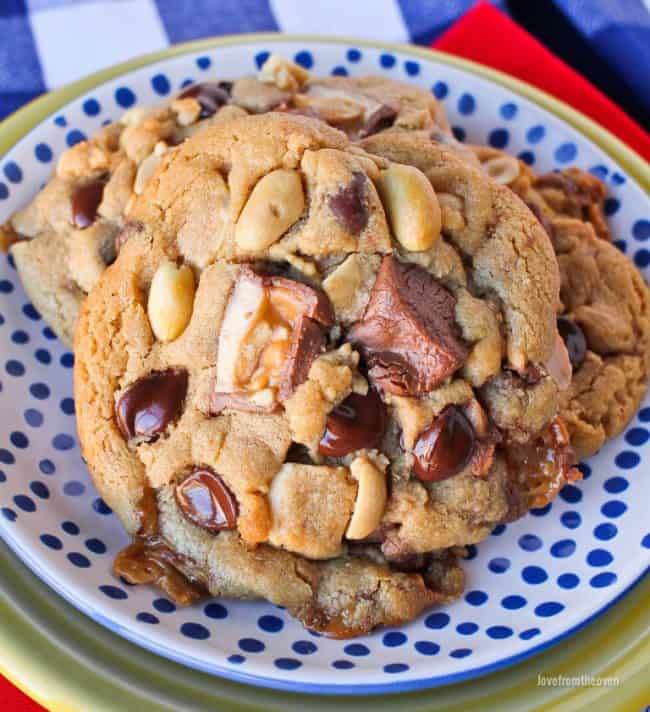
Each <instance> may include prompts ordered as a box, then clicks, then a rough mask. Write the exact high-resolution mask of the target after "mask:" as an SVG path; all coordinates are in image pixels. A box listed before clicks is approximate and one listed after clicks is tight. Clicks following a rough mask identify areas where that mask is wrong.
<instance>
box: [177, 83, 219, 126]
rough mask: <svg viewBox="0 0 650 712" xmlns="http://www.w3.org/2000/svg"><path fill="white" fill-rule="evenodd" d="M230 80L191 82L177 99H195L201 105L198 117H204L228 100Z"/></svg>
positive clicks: (210, 114)
mask: <svg viewBox="0 0 650 712" xmlns="http://www.w3.org/2000/svg"><path fill="white" fill-rule="evenodd" d="M231 89H232V82H204V83H202V84H192V86H189V87H188V88H187V89H185V91H183V92H181V93H180V94H179V96H178V98H179V99H189V98H192V99H196V100H197V101H198V102H199V104H200V105H201V113H200V114H199V118H201V119H205V118H207V117H208V116H212V115H213V114H216V113H217V111H218V110H219V109H220V108H221V107H222V106H223V105H224V104H227V103H228V101H229V100H230V90H231Z"/></svg>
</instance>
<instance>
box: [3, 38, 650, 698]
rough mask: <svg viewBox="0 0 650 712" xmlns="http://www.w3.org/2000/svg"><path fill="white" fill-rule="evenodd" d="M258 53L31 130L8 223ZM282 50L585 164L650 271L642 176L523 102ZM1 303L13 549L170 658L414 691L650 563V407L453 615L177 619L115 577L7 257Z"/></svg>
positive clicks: (194, 611)
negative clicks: (94, 139)
mask: <svg viewBox="0 0 650 712" xmlns="http://www.w3.org/2000/svg"><path fill="white" fill-rule="evenodd" d="M252 47H253V49H251V46H249V47H248V48H247V49H246V50H245V51H244V50H242V49H233V50H229V51H233V52H239V53H243V54H242V57H244V59H242V60H241V62H240V63H239V64H238V63H237V62H234V63H231V62H229V61H226V62H225V63H224V61H223V60H222V59H221V57H220V59H219V62H217V61H216V59H215V56H213V55H212V54H211V53H206V52H205V50H203V51H202V52H199V53H196V54H194V55H192V54H188V55H187V56H184V57H179V58H178V59H176V60H174V61H173V62H169V63H159V64H156V65H153V66H152V67H144V68H143V69H141V70H138V71H137V72H135V73H134V74H133V75H130V76H129V77H128V78H123V79H119V80H116V81H114V82H112V83H109V84H107V85H104V86H100V87H97V88H96V89H94V90H92V91H91V92H90V93H89V94H87V95H85V96H83V97H81V98H80V99H79V100H78V101H76V102H73V103H72V104H71V105H70V106H68V107H64V108H63V109H62V110H61V112H60V113H59V114H58V115H57V116H56V117H53V118H52V119H49V120H48V121H47V122H45V124H44V125H43V126H42V127H38V128H37V129H36V130H34V131H33V132H32V133H31V134H30V135H29V136H28V138H27V139H26V140H25V142H24V147H23V148H22V149H21V150H18V149H17V148H16V149H12V150H11V151H10V152H9V153H8V154H7V156H5V157H3V159H2V160H1V161H0V205H2V208H3V211H5V210H6V211H7V212H11V211H12V210H14V209H15V208H16V207H18V204H19V203H20V202H21V201H23V202H24V198H21V197H20V195H23V193H21V191H31V190H33V189H34V188H35V187H37V186H38V185H40V184H41V183H42V182H43V181H44V180H45V179H46V177H47V175H48V174H49V173H50V172H51V170H52V166H53V165H54V164H55V162H56V160H57V159H58V156H59V154H60V152H61V151H62V150H63V149H64V148H65V147H66V146H71V145H74V144H75V143H77V142H78V141H81V140H83V139H84V138H85V137H86V136H89V135H91V134H92V133H93V132H94V131H95V130H96V129H97V127H98V126H100V125H102V124H104V123H105V122H106V121H107V120H109V119H117V118H119V115H120V114H121V112H122V111H124V110H125V109H128V108H130V107H131V106H133V105H135V104H136V103H138V102H142V103H143V104H155V103H156V102H157V101H160V100H161V97H170V96H171V95H172V94H173V92H175V91H177V90H178V88H179V87H181V86H183V85H186V84H187V82H192V81H193V80H198V79H199V78H200V79H201V80H203V79H206V80H209V79H210V78H211V77H213V76H214V77H216V76H218V73H219V71H221V66H226V65H227V66H228V71H229V72H231V71H232V73H233V74H236V73H237V72H238V69H241V73H251V72H254V71H256V69H257V68H258V67H259V66H261V64H263V62H264V61H265V60H266V58H267V57H268V55H269V51H270V49H271V47H270V46H267V47H262V46H255V45H252ZM209 54H210V56H208V55H209ZM287 54H288V56H292V57H293V58H294V59H295V60H296V61H297V62H299V63H300V64H301V65H302V66H305V67H308V68H311V69H313V70H314V71H316V72H318V73H321V72H322V73H329V74H334V75H339V76H345V75H347V74H350V75H354V74H358V73H384V74H385V75H386V76H391V77H394V78H397V79H407V80H409V81H412V82H415V83H417V84H419V85H420V86H423V87H424V88H426V89H427V90H429V91H431V93H432V94H433V96H435V97H436V98H437V99H439V100H440V101H442V102H444V105H445V109H446V110H447V112H448V114H449V117H450V121H451V123H452V125H453V127H454V134H455V135H456V137H457V138H458V139H459V140H467V141H468V142H477V141H482V142H487V143H490V144H491V145H493V146H495V147H498V148H506V149H507V150H508V151H510V152H512V153H514V154H515V155H517V156H519V157H520V159H521V160H522V161H524V162H526V163H528V164H529V165H534V166H535V168H536V169H539V170H543V171H547V170H551V169H553V168H563V167H566V166H568V165H571V164H572V163H573V162H577V163H578V164H579V165H581V166H582V167H584V168H588V169H590V170H591V171H592V173H594V174H595V175H597V176H599V177H600V178H601V179H603V180H605V181H606V183H607V185H608V188H609V191H610V192H609V195H608V198H607V201H606V203H605V211H606V213H607V217H608V219H609V220H610V221H611V223H612V225H614V226H615V231H616V235H617V241H616V244H617V246H618V247H619V248H620V249H623V250H626V251H627V254H628V255H629V256H630V258H631V259H633V260H634V261H635V263H636V264H637V265H638V266H639V267H640V268H642V269H645V270H647V269H648V268H649V267H650V243H649V240H650V220H649V219H648V214H647V210H646V211H645V213H644V202H643V199H642V198H639V197H638V196H639V193H638V192H636V193H635V190H637V189H636V187H635V185H634V181H632V180H630V179H628V178H627V177H626V176H625V175H624V174H623V172H622V171H621V170H620V169H619V168H618V167H617V166H615V165H614V164H613V163H612V161H611V159H610V158H609V157H607V156H605V155H604V154H602V153H600V152H599V151H597V150H595V149H593V147H591V146H590V145H588V144H587V143H586V142H583V141H582V140H581V139H580V138H579V137H577V136H576V134H575V133H574V132H573V131H572V130H571V129H569V128H566V127H562V126H561V124H559V123H558V122H554V121H548V120H547V119H546V117H545V115H544V113H543V112H541V111H539V110H536V109H533V108H531V106H530V105H529V103H528V102H527V101H526V100H524V99H521V98H519V97H515V96H513V95H512V94H509V93H508V92H507V91H505V90H502V89H500V88H498V87H497V88H494V87H491V88H490V89H489V90H486V89H485V86H481V85H480V82H479V83H478V84H477V82H476V81H472V80H470V79H467V81H465V80H460V79H459V75H458V74H455V73H453V72H449V71H448V70H447V69H446V68H445V67H444V66H443V65H435V64H434V65H431V64H430V62H428V61H425V60H419V59H418V60H416V59H413V58H412V57H410V56H408V55H403V54H402V53H399V52H382V51H378V50H375V49H373V48H365V47H345V46H343V45H340V46H336V48H335V49H334V48H332V49H331V50H328V52H327V53H324V52H323V50H322V49H321V48H320V46H318V47H314V46H312V45H311V44H310V43H307V44H306V46H303V45H302V44H301V45H293V46H292V49H291V51H289V52H288V53H287ZM238 56H239V55H238ZM238 61H239V60H238ZM217 64H219V65H220V66H219V67H217ZM136 77H137V80H136ZM24 194H26V193H24ZM3 214H4V212H3ZM0 297H1V299H0V302H1V303H0V353H1V354H2V358H1V359H0V383H1V386H0V404H1V405H2V408H1V409H0V413H3V417H2V418H0V423H1V424H2V426H1V427H0V468H1V469H0V514H1V516H0V530H1V533H2V535H3V538H5V539H6V540H7V541H8V542H9V543H10V544H11V545H12V546H15V547H16V548H19V546H18V544H17V542H21V544H20V546H25V547H26V548H27V549H28V550H29V554H30V555H31V556H32V557H33V559H34V560H35V561H37V562H38V563H39V565H40V566H41V567H42V568H43V570H47V571H51V572H54V573H55V576H54V580H56V581H59V582H61V586H62V587H65V588H66V590H67V591H68V592H70V594H71V595H70V597H71V598H72V599H73V600H83V601H84V603H85V604H87V605H88V607H89V608H90V609H91V610H94V611H98V612H101V614H102V616H103V617H104V618H108V619H109V620H111V621H113V620H114V621H115V625H116V626H117V625H119V626H120V629H125V628H128V629H129V631H130V633H131V634H132V635H134V636H135V637H136V638H138V637H140V638H141V639H143V640H146V641H147V644H148V645H149V647H153V648H154V649H155V648H156V646H157V645H160V640H161V638H160V636H161V634H163V633H164V635H165V636H172V638H173V640H174V643H175V647H176V648H177V649H178V650H179V651H180V653H179V654H181V655H182V654H183V651H188V650H191V651H192V654H193V655H194V656H196V657H198V658H200V659H201V661H202V662H203V663H204V664H205V665H206V666H207V667H208V668H210V666H216V667H218V668H220V669H225V670H226V671H228V670H231V669H232V670H240V671H241V674H246V675H249V676H254V675H255V674H256V671H257V670H258V668H257V667H256V666H258V665H259V664H264V665H266V666H267V667H266V669H267V670H271V671H272V672H271V673H267V674H271V675H272V676H274V677H275V678H277V679H282V680H283V681H285V682H287V681H288V683H289V684H291V685H295V686H296V687H299V686H300V684H302V683H301V681H303V680H309V679H312V678H313V676H314V670H315V669H316V668H318V670H319V671H321V672H319V675H322V674H323V673H322V671H323V670H325V671H329V672H330V673H331V682H332V684H336V685H346V684H352V685H355V684H356V682H357V680H358V679H359V676H366V678H367V677H368V676H373V680H374V681H375V682H379V683H384V684H386V683H387V681H388V683H390V684H395V683H396V682H399V683H404V684H406V685H408V684H409V681H412V680H417V679H422V678H430V677H431V676H432V675H435V674H436V673H435V670H434V672H432V667H431V662H432V661H431V660H429V658H432V657H434V658H435V659H436V662H438V661H440V662H441V663H442V662H443V661H444V662H445V664H447V665H452V666H453V670H454V671H456V672H461V673H462V672H463V671H468V670H471V669H472V668H473V667H475V666H476V662H474V661H475V660H476V661H478V659H479V656H480V659H481V660H483V659H484V657H483V653H484V652H485V651H486V650H487V651H489V652H488V655H489V656H490V655H491V656H492V658H491V660H495V659H496V660H498V659H499V657H500V656H503V657H508V656H510V655H514V656H516V655H517V654H519V653H521V652H522V651H528V650H531V649H532V648H534V647H535V646H536V645H541V644H543V643H545V642H547V641H548V640H549V637H552V633H551V632H549V631H551V630H555V629H557V628H558V627H559V628H561V629H562V630H566V629H568V628H570V627H571V626H572V625H574V624H576V623H579V622H580V621H579V620H576V619H575V610H576V607H575V605H574V602H575V600H576V593H577V594H578V596H581V595H582V594H583V593H586V594H587V595H586V596H584V598H585V600H588V601H589V605H590V606H591V607H592V610H593V611H596V610H598V609H599V608H601V607H602V606H603V605H605V604H606V603H607V602H608V601H610V600H611V599H612V598H614V597H615V596H617V595H619V594H620V593H621V592H622V591H623V590H624V589H625V588H626V587H627V586H629V584H630V583H631V580H630V577H629V571H630V570H635V567H636V570H638V569H639V566H640V564H639V562H642V561H645V560H646V559H647V553H648V550H649V549H650V533H649V532H648V528H647V521H646V519H645V515H644V514H640V513H639V507H640V506H641V503H642V502H643V501H644V495H647V489H644V487H647V484H646V483H647V479H644V478H645V476H646V469H647V465H646V463H647V461H648V457H649V455H648V451H649V448H650V404H647V405H646V406H645V407H644V408H643V409H642V410H641V411H640V412H639V414H638V417H637V418H636V419H635V421H634V422H633V423H631V424H630V427H629V428H628V430H627V431H626V433H625V435H624V436H623V437H621V438H619V439H618V440H617V441H616V442H615V443H612V444H610V445H608V448H607V449H605V451H604V452H603V453H601V454H599V455H598V456H597V457H596V458H594V459H593V460H591V461H590V463H589V464H588V465H585V464H583V466H582V467H581V469H582V472H583V475H584V478H585V482H583V483H579V484H576V485H569V486H567V487H565V488H564V489H563V491H562V493H561V495H560V497H559V498H558V499H557V500H556V502H555V503H554V504H553V505H549V506H547V507H543V508H539V509H536V510H534V511H533V512H532V513H531V515H530V516H528V517H526V518H525V519H523V520H521V521H519V522H515V523H512V524H509V525H508V526H505V525H500V526H498V527H496V528H495V530H494V532H493V536H491V537H489V538H488V539H487V540H486V541H485V542H482V543H481V544H480V545H479V546H478V547H477V546H471V547H468V556H467V559H466V561H465V562H464V566H465V568H466V570H467V571H468V574H469V575H468V580H469V581H470V582H471V584H470V586H471V587H470V588H469V589H468V590H467V591H466V592H465V594H464V596H463V597H462V599H461V600H460V601H458V602H457V603H455V604H454V605H453V606H450V607H442V608H437V609H434V610H431V611H429V612H428V613H426V614H425V615H423V616H422V617H421V619H420V620H419V621H418V622H416V623H414V624H413V625H412V626H409V627H408V628H406V627H405V628H404V629H401V628H395V629H390V630H383V631H379V632H377V633H375V634H374V635H373V636H371V637H368V638H361V639H358V640H354V641H337V640H331V639H328V638H326V637H322V636H320V635H317V634H314V633H313V632H312V631H305V630H303V629H302V628H301V627H300V626H299V625H298V624H296V623H295V621H293V620H292V619H291V618H290V617H289V616H288V615H287V614H286V613H284V612H282V611H281V610H278V608H277V607H274V606H271V605H266V604H249V603H237V602H232V601H225V600H224V601H221V600H219V601H207V602H203V603H202V604H200V605H197V606H194V607H192V608H189V609H185V608H181V607H176V606H175V605H174V604H173V603H172V602H171V601H170V600H168V599H167V598H166V597H164V596H161V595H160V594H159V593H156V592H154V591H153V590H152V589H150V588H149V587H141V586H132V585H130V584H129V583H128V582H127V581H124V580H120V579H118V578H115V577H114V576H112V574H111V572H110V564H111V561H112V558H113V555H114V554H115V552H116V551H117V550H118V549H119V548H120V547H121V546H123V545H125V544H126V541H127V540H126V537H125V536H124V534H123V532H122V530H121V527H120V524H119V520H118V518H117V517H116V516H113V514H112V510H111V509H110V507H109V506H108V504H107V503H106V502H104V501H103V500H102V499H101V498H100V497H99V496H98V493H97V492H96V490H95V489H94V487H93V485H92V482H91V480H90V478H89V476H88V473H87V472H86V470H85V468H84V466H83V463H82V462H81V459H80V453H79V449H78V444H77V442H76V438H75V425H74V401H73V398H72V382H71V378H72V368H73V365H74V358H73V355H72V353H70V352H69V351H67V350H65V349H63V348H62V347H61V345H60V344H59V343H58V341H57V339H56V337H55V335H54V333H53V332H52V330H51V329H50V328H49V327H48V326H47V325H46V324H45V322H44V321H43V320H42V318H41V316H40V314H39V313H38V311H37V310H36V309H35V308H34V307H33V305H32V304H30V303H29V301H28V300H27V298H26V297H25V294H24V292H23V290H22V288H21V286H20V284H19V281H18V279H17V277H16V273H15V269H14V266H13V263H12V260H11V259H6V260H5V259H2V258H0ZM587 480H588V481H587ZM639 522H641V526H639ZM644 556H645V559H644V558H642V557H644ZM630 562H632V563H630ZM203 641H205V645H203V644H202V643H203ZM495 641H496V642H497V643H498V645H495V644H494V643H495ZM325 674H327V673H325ZM366 678H364V679H366Z"/></svg>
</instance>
